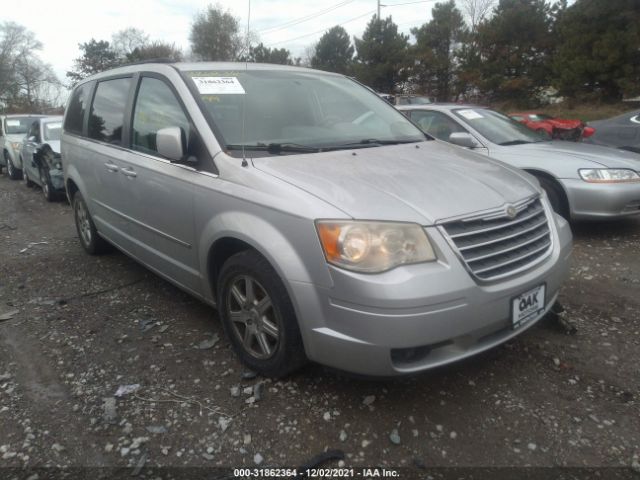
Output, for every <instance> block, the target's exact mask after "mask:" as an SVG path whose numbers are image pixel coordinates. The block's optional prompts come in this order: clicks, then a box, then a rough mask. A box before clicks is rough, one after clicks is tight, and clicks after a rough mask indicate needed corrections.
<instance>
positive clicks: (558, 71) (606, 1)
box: [553, 0, 640, 100]
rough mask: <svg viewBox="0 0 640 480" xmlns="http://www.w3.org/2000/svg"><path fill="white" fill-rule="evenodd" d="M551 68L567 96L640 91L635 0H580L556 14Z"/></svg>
mask: <svg viewBox="0 0 640 480" xmlns="http://www.w3.org/2000/svg"><path fill="white" fill-rule="evenodd" d="M556 31H557V42H558V49H557V52H556V54H555V56H554V61H553V72H554V74H555V77H556V81H557V86H558V88H559V89H560V92H561V93H562V94H564V95H567V96H571V97H576V96H578V97H585V96H587V97H593V96H596V97H603V98H605V99H610V100H614V99H621V98H622V97H623V96H624V95H628V96H636V95H638V94H640V6H639V4H638V0H616V1H611V0H578V1H577V2H576V3H574V4H573V5H572V6H571V7H568V8H566V9H565V10H564V11H562V13H561V14H560V15H559V16H558V25H557V29H556Z"/></svg>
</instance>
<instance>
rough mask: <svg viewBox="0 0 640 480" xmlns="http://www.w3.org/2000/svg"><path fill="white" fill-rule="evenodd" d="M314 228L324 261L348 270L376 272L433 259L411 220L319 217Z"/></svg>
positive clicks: (424, 240) (428, 247)
mask: <svg viewBox="0 0 640 480" xmlns="http://www.w3.org/2000/svg"><path fill="white" fill-rule="evenodd" d="M316 227H317V229H318V235H319V237H320V243H321V244H322V249H323V250H324V255H325V257H326V259H327V262H329V263H332V264H334V265H336V266H338V267H342V268H346V269H347V270H354V271H356V272H366V273H378V272H384V271H386V270H390V269H392V268H394V267H397V266H398V265H405V264H408V263H420V262H430V261H433V260H435V259H436V256H435V253H434V252H433V248H432V247H431V243H430V242H429V238H428V237H427V234H426V233H425V231H424V230H423V229H422V227H421V226H420V225H417V224H414V223H395V222H368V221H342V220H319V221H317V222H316Z"/></svg>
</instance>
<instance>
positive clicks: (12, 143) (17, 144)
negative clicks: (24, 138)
mask: <svg viewBox="0 0 640 480" xmlns="http://www.w3.org/2000/svg"><path fill="white" fill-rule="evenodd" d="M10 143H11V146H12V147H13V149H14V150H20V147H21V146H22V144H21V143H20V142H10Z"/></svg>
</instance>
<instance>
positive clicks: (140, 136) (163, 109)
mask: <svg viewBox="0 0 640 480" xmlns="http://www.w3.org/2000/svg"><path fill="white" fill-rule="evenodd" d="M167 127H180V128H181V129H182V131H183V132H184V137H183V138H185V139H186V141H187V146H190V144H191V143H192V140H193V138H192V137H193V135H192V132H191V127H190V124H189V120H188V118H187V116H186V115H185V113H184V111H183V110H182V106H181V105H180V102H178V99H177V98H176V97H175V95H174V94H173V91H172V90H171V89H170V88H169V86H168V85H167V84H166V83H164V82H163V81H162V80H158V79H157V78H151V77H143V78H142V82H141V83H140V89H139V90H138V97H137V100H136V106H135V109H134V114H133V138H132V142H131V146H132V148H133V149H134V150H139V151H141V152H145V153H151V154H154V153H157V152H158V149H157V147H156V133H157V132H158V130H160V129H162V128H167Z"/></svg>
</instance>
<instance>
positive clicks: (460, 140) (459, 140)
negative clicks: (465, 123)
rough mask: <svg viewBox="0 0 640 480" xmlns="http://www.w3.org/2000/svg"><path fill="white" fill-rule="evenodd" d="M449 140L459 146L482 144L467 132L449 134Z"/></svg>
mask: <svg viewBox="0 0 640 480" xmlns="http://www.w3.org/2000/svg"><path fill="white" fill-rule="evenodd" d="M449 142H450V143H453V144H454V145H458V146H459V147H465V148H476V147H478V146H480V144H479V143H478V141H477V140H476V139H475V138H473V137H472V136H471V134H469V133H466V132H454V133H452V134H451V135H449Z"/></svg>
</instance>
